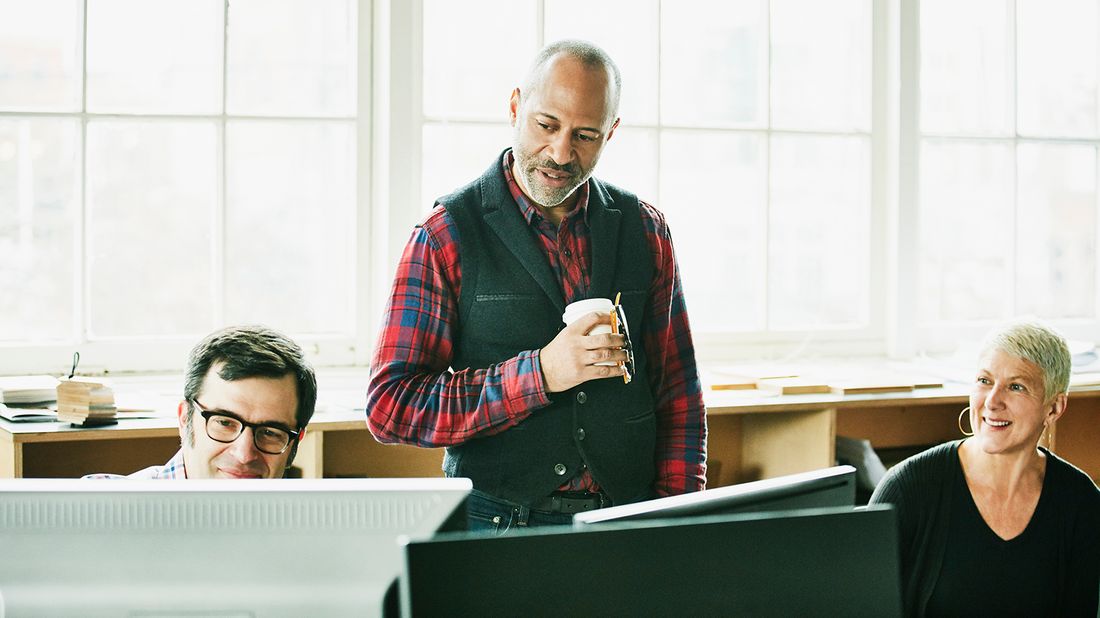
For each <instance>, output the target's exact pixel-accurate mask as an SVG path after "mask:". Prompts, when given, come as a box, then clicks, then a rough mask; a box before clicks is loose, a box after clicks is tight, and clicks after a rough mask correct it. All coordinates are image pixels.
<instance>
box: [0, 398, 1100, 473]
mask: <svg viewBox="0 0 1100 618" xmlns="http://www.w3.org/2000/svg"><path fill="white" fill-rule="evenodd" d="M966 393H967V391H966V389H965V387H949V388H937V389H922V390H917V391H913V392H910V393H889V394H871V395H846V396H841V395H784V396H772V397H764V396H760V395H759V394H758V393H757V394H752V393H749V394H746V393H745V392H738V391H707V392H706V395H705V399H706V402H707V408H708V423H709V426H710V435H709V441H708V465H709V471H708V486H710V487H720V486H723V485H729V484H732V483H738V482H743V481H749V480H755V479H759V478H768V477H773V476H778V475H782V474H789V473H793V472H801V471H805V470H812V469H815V468H822V467H827V466H830V465H833V463H834V458H835V437H836V435H837V434H841V435H845V436H849V437H852V438H866V439H869V440H870V441H871V443H872V444H873V445H874V446H875V447H876V448H896V447H906V446H911V447H919V446H926V445H932V444H937V443H940V442H943V441H946V440H950V439H953V438H956V437H959V430H958V426H957V418H958V415H959V412H960V411H961V410H962V409H963V408H964V407H965V406H966V405H967V394H966ZM1098 445H1100V387H1085V388H1080V389H1074V390H1073V391H1072V392H1071V394H1070V405H1069V409H1068V411H1067V412H1066V414H1065V416H1063V417H1062V420H1061V421H1059V423H1058V431H1057V440H1056V443H1055V446H1056V452H1057V453H1059V454H1060V455H1062V456H1063V457H1065V458H1066V459H1068V460H1069V461H1071V462H1072V463H1074V464H1075V465H1077V466H1078V467H1080V468H1081V469H1083V470H1084V471H1085V472H1087V473H1088V474H1089V475H1091V476H1092V477H1093V478H1094V479H1100V449H1098V448H1097V446H1098ZM177 448H179V434H178V431H177V429H176V423H175V418H174V417H173V418H158V419H147V420H129V421H122V422H120V424H119V425H117V426H112V427H105V428H99V429H72V428H69V427H68V425H67V424H63V423H9V422H7V421H4V420H0V478H12V477H15V478H19V477H75V476H81V475H83V474H88V473H92V472H114V473H118V474H127V473H130V472H134V471H136V470H140V469H142V468H144V467H146V466H151V465H160V464H163V463H164V462H166V461H167V460H168V458H169V457H171V456H172V454H173V453H175V452H176V449H177ZM442 458H443V453H442V450H441V449H419V448H415V447H410V446H392V445H383V444H379V443H377V442H376V441H375V440H374V438H373V437H372V436H371V435H370V433H369V432H368V431H367V428H366V422H365V420H364V416H363V412H362V411H358V412H355V411H332V412H319V413H318V414H317V415H316V416H314V418H313V421H312V422H311V423H310V425H309V429H308V431H307V432H306V436H305V438H304V439H303V441H302V445H301V447H300V448H299V450H298V456H297V459H296V460H295V466H296V467H299V468H300V469H301V470H302V474H303V476H305V477H307V478H316V477H322V476H325V477H342V476H375V477H385V476H395V477H409V476H440V475H441V474H442V472H441V470H440V466H441V462H442Z"/></svg>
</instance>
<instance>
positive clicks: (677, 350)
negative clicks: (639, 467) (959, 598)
mask: <svg viewBox="0 0 1100 618" xmlns="http://www.w3.org/2000/svg"><path fill="white" fill-rule="evenodd" d="M641 206H642V221H643V222H644V225H645V228H646V236H647V239H648V241H649V245H650V249H651V251H652V252H653V256H654V266H655V275H654V278H653V287H652V288H651V289H650V294H649V315H650V316H652V317H651V319H650V320H649V325H648V328H646V329H645V332H644V333H643V344H644V345H645V351H646V356H647V357H648V358H649V379H650V384H652V385H653V392H654V394H655V396H656V399H657V404H656V413H657V457H656V459H657V478H656V481H655V482H654V489H655V490H656V492H657V495H658V496H669V495H676V494H682V493H687V492H692V491H699V490H702V489H704V488H705V487H706V472H707V464H706V452H707V418H706V409H705V408H704V407H703V391H702V386H701V384H700V382H699V371H698V369H697V367H696V365H695V345H694V343H692V339H691V328H690V326H689V324H688V316H687V307H686V306H685V304H684V295H683V290H682V289H681V287H680V270H679V267H678V266H677V264H676V255H675V253H674V252H673V248H672V236H671V234H670V232H669V229H668V225H667V224H666V222H665V219H664V215H662V214H661V213H660V212H659V211H658V210H657V209H656V208H654V207H653V206H650V205H649V204H646V203H645V202H641Z"/></svg>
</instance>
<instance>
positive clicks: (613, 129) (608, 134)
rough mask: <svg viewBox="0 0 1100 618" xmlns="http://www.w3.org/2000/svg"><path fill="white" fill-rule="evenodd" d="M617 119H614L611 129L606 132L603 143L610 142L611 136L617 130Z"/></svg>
mask: <svg viewBox="0 0 1100 618" xmlns="http://www.w3.org/2000/svg"><path fill="white" fill-rule="evenodd" d="M619 120H620V119H619V118H616V119H615V122H613V123H611V128H610V129H608V130H607V139H606V140H604V141H608V142H609V141H611V136H612V135H615V129H617V128H619Z"/></svg>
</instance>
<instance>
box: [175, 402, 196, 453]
mask: <svg viewBox="0 0 1100 618" xmlns="http://www.w3.org/2000/svg"><path fill="white" fill-rule="evenodd" d="M190 410H191V404H190V403H188V402H187V400H186V399H185V400H183V401H181V402H180V403H179V405H178V406H176V422H177V424H178V425H179V430H180V444H181V445H186V444H188V440H187V435H188V428H187V425H188V421H187V414H188V412H190ZM194 420H195V419H194V418H192V419H191V421H192V422H193V421H194Z"/></svg>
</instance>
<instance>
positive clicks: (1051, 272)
mask: <svg viewBox="0 0 1100 618" xmlns="http://www.w3.org/2000/svg"><path fill="white" fill-rule="evenodd" d="M1017 157H1018V159H1017V160H1018V164H1019V167H1018V169H1019V172H1018V173H1019V176H1020V183H1019V187H1020V189H1019V191H1020V202H1019V211H1018V216H1019V226H1018V227H1017V234H1018V238H1017V243H1016V246H1017V247H1018V250H1017V257H1016V264H1017V265H1018V268H1019V271H1018V272H1017V275H1016V298H1017V299H1018V305H1017V310H1016V313H1025V314H1035V315H1041V316H1043V317H1045V318H1070V317H1072V318H1091V317H1093V314H1094V307H1093V299H1094V298H1095V297H1096V293H1095V282H1096V270H1095V265H1096V149H1095V147H1093V146H1078V145H1062V144H1021V145H1020V146H1019V147H1018V150H1017Z"/></svg>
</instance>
